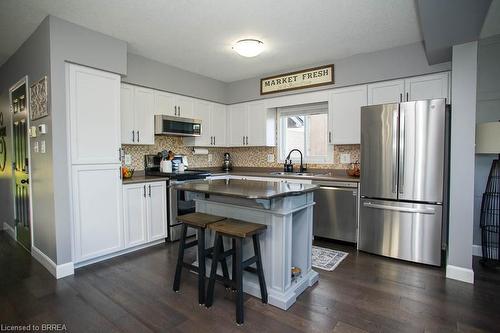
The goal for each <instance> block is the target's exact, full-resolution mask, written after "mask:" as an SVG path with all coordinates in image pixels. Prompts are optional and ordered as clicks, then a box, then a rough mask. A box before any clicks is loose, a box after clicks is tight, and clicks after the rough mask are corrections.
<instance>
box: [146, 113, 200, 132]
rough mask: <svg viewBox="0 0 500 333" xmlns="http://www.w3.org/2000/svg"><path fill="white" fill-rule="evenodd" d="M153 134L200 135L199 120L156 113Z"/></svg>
mask: <svg viewBox="0 0 500 333" xmlns="http://www.w3.org/2000/svg"><path fill="white" fill-rule="evenodd" d="M155 135H173V136H200V135H201V120H198V119H191V118H181V117H173V116H165V115H156V116H155Z"/></svg>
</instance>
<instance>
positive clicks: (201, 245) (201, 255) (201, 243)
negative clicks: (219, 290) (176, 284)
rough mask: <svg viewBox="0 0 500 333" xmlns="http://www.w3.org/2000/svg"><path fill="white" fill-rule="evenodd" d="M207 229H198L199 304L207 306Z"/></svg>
mask: <svg viewBox="0 0 500 333" xmlns="http://www.w3.org/2000/svg"><path fill="white" fill-rule="evenodd" d="M205 269H206V268H205V229H204V228H198V304H200V305H201V304H205V278H206V274H207V273H206V271H205Z"/></svg>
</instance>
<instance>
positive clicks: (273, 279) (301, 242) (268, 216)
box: [175, 179, 318, 310]
mask: <svg viewBox="0 0 500 333" xmlns="http://www.w3.org/2000/svg"><path fill="white" fill-rule="evenodd" d="M175 187H176V189H178V190H183V191H187V193H188V195H192V196H193V199H194V200H195V201H196V211H198V212H202V213H207V214H213V215H219V216H225V217H229V218H234V219H239V220H243V221H248V222H254V223H261V224H265V225H266V226H267V229H266V230H265V232H263V234H262V235H261V237H260V242H261V250H262V260H263V266H264V275H265V278H266V283H267V289H268V294H269V300H268V303H269V304H271V305H274V306H276V307H279V308H281V309H284V310H286V309H288V308H289V307H290V306H291V305H292V304H293V303H295V300H296V299H297V297H298V296H299V295H300V294H301V293H302V292H303V291H304V290H305V289H307V288H308V287H310V286H312V285H313V284H314V283H315V282H317V281H318V273H317V272H315V271H313V270H312V266H311V258H312V238H313V234H312V227H313V206H314V196H313V192H314V190H316V189H317V188H318V186H317V185H311V184H298V183H281V182H272V181H269V182H267V181H255V180H238V179H219V180H203V181H194V182H188V183H184V184H180V185H176V186H175ZM213 236H214V235H213V234H212V233H211V232H208V234H207V237H206V239H207V244H206V247H210V246H212V244H213ZM230 247H231V243H230V241H228V240H225V243H224V248H226V249H228V248H230ZM252 255H253V247H252V244H251V239H250V240H248V243H245V244H244V246H243V256H244V259H246V258H249V257H251V256H252ZM228 264H230V260H228ZM209 265H210V263H207V273H209V272H210V266H209ZM292 267H297V268H300V270H301V275H300V276H299V277H296V278H293V279H292V274H291V269H292ZM229 271H230V272H231V269H230V270H229ZM243 289H244V291H245V292H246V293H249V294H251V295H253V296H255V297H258V298H260V289H259V283H258V280H257V276H255V275H254V274H252V273H249V272H245V273H244V277H243Z"/></svg>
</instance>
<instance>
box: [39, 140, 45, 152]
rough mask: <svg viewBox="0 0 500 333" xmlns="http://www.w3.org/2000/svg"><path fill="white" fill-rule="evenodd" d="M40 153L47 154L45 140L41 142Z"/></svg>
mask: <svg viewBox="0 0 500 333" xmlns="http://www.w3.org/2000/svg"><path fill="white" fill-rule="evenodd" d="M40 153H42V154H45V140H42V141H40Z"/></svg>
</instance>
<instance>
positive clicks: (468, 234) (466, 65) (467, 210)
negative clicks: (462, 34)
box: [447, 42, 477, 269]
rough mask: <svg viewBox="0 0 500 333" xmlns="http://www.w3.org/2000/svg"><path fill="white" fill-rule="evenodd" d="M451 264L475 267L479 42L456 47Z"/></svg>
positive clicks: (450, 224) (451, 156) (450, 234)
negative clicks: (475, 154) (474, 212)
mask: <svg viewBox="0 0 500 333" xmlns="http://www.w3.org/2000/svg"><path fill="white" fill-rule="evenodd" d="M452 64H453V65H452V67H453V68H452V73H453V74H452V87H451V89H452V90H451V91H452V105H453V109H452V114H451V147H450V149H451V152H450V215H449V220H450V221H449V236H448V245H449V250H448V262H447V264H448V265H452V266H457V267H461V268H464V269H472V232H473V210H474V207H473V206H474V205H473V193H474V178H473V176H472V175H473V174H474V159H475V156H474V149H475V148H474V142H475V126H474V124H475V123H476V82H477V81H476V77H477V42H471V43H466V44H461V45H456V46H453V61H452Z"/></svg>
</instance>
